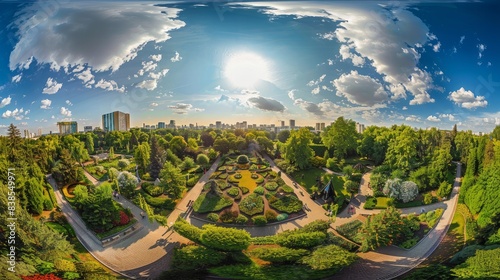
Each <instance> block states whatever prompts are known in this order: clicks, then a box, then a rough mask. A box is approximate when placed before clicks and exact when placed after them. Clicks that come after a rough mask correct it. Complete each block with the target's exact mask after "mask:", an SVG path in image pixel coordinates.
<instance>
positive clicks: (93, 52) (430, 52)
mask: <svg viewBox="0 0 500 280" xmlns="http://www.w3.org/2000/svg"><path fill="white" fill-rule="evenodd" d="M0 7H1V9H0V10H1V12H0V15H1V16H0V26H1V27H2V29H1V30H2V32H0V39H1V40H0V46H1V48H2V49H3V50H6V51H4V52H2V53H1V54H0V114H1V115H2V117H1V118H0V135H5V134H6V133H7V127H8V125H9V124H10V123H14V125H16V126H18V127H19V128H20V129H21V130H22V131H25V130H28V131H30V132H38V131H40V130H41V131H42V133H44V134H45V133H48V132H49V131H57V130H58V126H57V123H58V122H64V121H76V122H78V125H79V127H80V128H83V127H85V126H92V127H102V121H101V120H100V119H99V118H96V115H98V116H100V115H102V114H105V113H108V112H114V111H122V112H128V113H129V114H130V116H131V117H130V127H141V126H142V124H143V123H146V124H155V125H157V123H159V122H165V123H166V126H168V124H169V120H175V121H176V123H177V125H183V124H184V125H189V124H195V123H198V125H206V126H208V125H209V124H210V123H213V124H215V123H216V122H217V121H224V122H226V123H236V122H238V121H247V122H248V124H254V123H255V124H257V125H260V124H275V125H276V126H279V125H281V122H282V121H285V122H286V124H287V125H289V124H288V123H289V120H291V119H292V120H295V121H296V125H297V126H312V127H315V124H316V123H318V122H319V123H321V122H325V123H327V124H329V123H330V122H332V121H334V120H335V119H336V118H337V117H339V116H344V117H345V118H348V119H352V120H354V121H355V122H359V123H363V124H364V125H365V126H366V127H367V126H370V125H378V126H391V125H393V124H406V125H409V126H411V127H418V128H423V129H426V128H429V127H437V128H440V129H446V130H449V129H451V128H452V127H453V125H455V124H457V126H458V129H459V130H472V131H473V132H475V133H479V132H482V133H489V132H491V131H492V130H493V128H494V127H495V126H496V125H500V109H499V108H500V106H499V105H500V96H499V95H498V94H496V93H497V92H498V90H499V89H500V68H499V67H500V63H499V59H498V58H499V54H497V53H496V52H494V50H495V49H499V48H500V42H498V41H497V40H496V38H495V36H494V35H493V33H492V32H491V31H490V30H491V28H489V27H490V26H498V25H500V22H499V21H500V19H498V17H496V16H495V15H494V12H493V11H495V10H497V8H498V4H496V3H472V2H467V3H449V2H446V4H445V5H444V4H443V5H442V4H440V3H438V2H436V3H427V2H425V3H419V2H412V3H396V2H383V1H382V2H380V3H376V2H371V1H370V2H365V1H363V2H349V3H345V2H304V3H302V2H301V3H299V2H279V3H277V2H242V3H236V2H230V3H209V4H207V3H194V2H190V3H161V2H157V3H142V2H133V1H129V2H123V3H121V2H107V3H95V2H80V3H59V2H52V1H48V2H33V3H24V2H16V1H12V2H8V3H7V2H2V3H0ZM131 11H132V12H131ZM442 14H447V15H449V17H447V18H446V20H445V19H443V17H442ZM495 22H497V23H495ZM100 26H109V27H110V28H109V29H108V28H98V27H100ZM41 35H43V36H41Z"/></svg>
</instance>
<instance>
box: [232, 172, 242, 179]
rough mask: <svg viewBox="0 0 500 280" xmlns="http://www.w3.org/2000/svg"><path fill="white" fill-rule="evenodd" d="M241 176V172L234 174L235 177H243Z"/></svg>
mask: <svg viewBox="0 0 500 280" xmlns="http://www.w3.org/2000/svg"><path fill="white" fill-rule="evenodd" d="M241 177H242V176H241V173H236V174H234V178H236V179H241Z"/></svg>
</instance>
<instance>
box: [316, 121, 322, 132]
mask: <svg viewBox="0 0 500 280" xmlns="http://www.w3.org/2000/svg"><path fill="white" fill-rule="evenodd" d="M320 130H321V123H319V122H317V123H316V131H320Z"/></svg>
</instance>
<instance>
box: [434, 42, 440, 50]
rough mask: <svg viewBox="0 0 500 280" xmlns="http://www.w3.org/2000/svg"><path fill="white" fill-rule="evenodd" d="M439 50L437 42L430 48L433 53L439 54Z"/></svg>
mask: <svg viewBox="0 0 500 280" xmlns="http://www.w3.org/2000/svg"><path fill="white" fill-rule="evenodd" d="M440 48H441V42H437V44H435V45H434V46H432V50H433V51H434V52H439V49H440Z"/></svg>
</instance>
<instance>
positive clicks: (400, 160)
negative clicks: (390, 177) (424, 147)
mask: <svg viewBox="0 0 500 280" xmlns="http://www.w3.org/2000/svg"><path fill="white" fill-rule="evenodd" d="M415 136H416V135H415V131H414V130H413V129H412V128H411V127H408V126H406V127H404V129H403V131H402V132H401V133H400V134H399V135H398V136H397V137H396V138H394V139H393V140H391V141H390V142H389V146H388V148H387V154H386V157H385V161H386V163H387V164H388V165H389V166H391V168H393V169H400V170H403V171H404V172H406V173H407V172H408V171H410V169H411V168H412V166H413V164H414V161H415V157H416V155H417V147H416V143H417V140H416V137H415Z"/></svg>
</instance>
